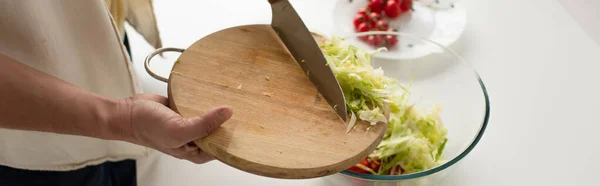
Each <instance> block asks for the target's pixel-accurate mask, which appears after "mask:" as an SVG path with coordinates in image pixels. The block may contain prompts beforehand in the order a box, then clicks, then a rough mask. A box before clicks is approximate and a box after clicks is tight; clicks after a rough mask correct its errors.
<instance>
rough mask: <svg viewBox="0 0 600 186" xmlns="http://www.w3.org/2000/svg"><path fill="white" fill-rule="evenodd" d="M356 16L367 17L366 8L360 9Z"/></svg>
mask: <svg viewBox="0 0 600 186" xmlns="http://www.w3.org/2000/svg"><path fill="white" fill-rule="evenodd" d="M356 14H363V15H365V16H366V15H367V8H360V9H359V10H358V12H357V13H356Z"/></svg>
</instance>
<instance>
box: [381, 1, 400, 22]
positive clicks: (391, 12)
mask: <svg viewBox="0 0 600 186" xmlns="http://www.w3.org/2000/svg"><path fill="white" fill-rule="evenodd" d="M383 12H384V13H385V16H387V17H389V18H392V19H393V18H397V17H398V16H399V15H400V4H399V3H398V2H397V1H394V0H388V1H387V3H386V5H385V7H384V8H383Z"/></svg>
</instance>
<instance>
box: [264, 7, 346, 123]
mask: <svg viewBox="0 0 600 186" xmlns="http://www.w3.org/2000/svg"><path fill="white" fill-rule="evenodd" d="M269 3H270V4H271V10H272V18H271V27H272V28H273V29H274V30H275V32H276V33H277V35H278V36H279V38H280V39H281V41H282V42H283V43H284V44H285V46H286V47H287V49H288V51H290V53H291V54H292V56H293V57H294V59H295V60H296V62H297V63H298V64H299V65H300V67H302V70H304V72H305V73H306V75H307V76H308V77H309V79H310V80H311V81H312V83H313V84H314V85H315V87H316V88H317V90H319V92H321V94H322V95H323V97H324V98H325V100H327V102H328V103H329V105H330V106H331V107H332V108H333V109H334V110H335V111H336V113H337V114H338V115H339V116H340V117H341V118H342V120H344V121H346V119H347V118H346V115H347V112H346V100H345V98H344V93H343V91H342V88H341V86H340V84H339V82H338V81H337V79H336V78H335V75H334V74H333V71H332V70H331V68H329V67H328V66H326V64H327V60H326V59H325V56H324V55H323V53H322V52H321V49H320V48H319V46H318V45H317V42H316V41H315V39H314V37H313V36H312V34H311V33H310V31H309V30H308V28H306V25H304V22H303V21H302V19H301V18H300V16H299V15H298V13H297V12H296V10H295V9H294V7H293V6H292V5H291V4H290V2H289V1H288V0H269Z"/></svg>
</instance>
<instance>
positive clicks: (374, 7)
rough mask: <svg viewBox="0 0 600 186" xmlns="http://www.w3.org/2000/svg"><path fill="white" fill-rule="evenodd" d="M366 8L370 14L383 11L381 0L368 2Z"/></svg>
mask: <svg viewBox="0 0 600 186" xmlns="http://www.w3.org/2000/svg"><path fill="white" fill-rule="evenodd" d="M367 7H369V9H370V10H371V12H381V11H382V10H383V0H369V4H368V5H367Z"/></svg>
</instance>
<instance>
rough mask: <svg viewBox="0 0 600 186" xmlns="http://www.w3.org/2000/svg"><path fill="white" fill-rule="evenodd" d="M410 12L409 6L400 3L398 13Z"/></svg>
mask: <svg viewBox="0 0 600 186" xmlns="http://www.w3.org/2000/svg"><path fill="white" fill-rule="evenodd" d="M409 10H410V4H406V3H402V4H401V5H400V11H402V12H406V11H409Z"/></svg>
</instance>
